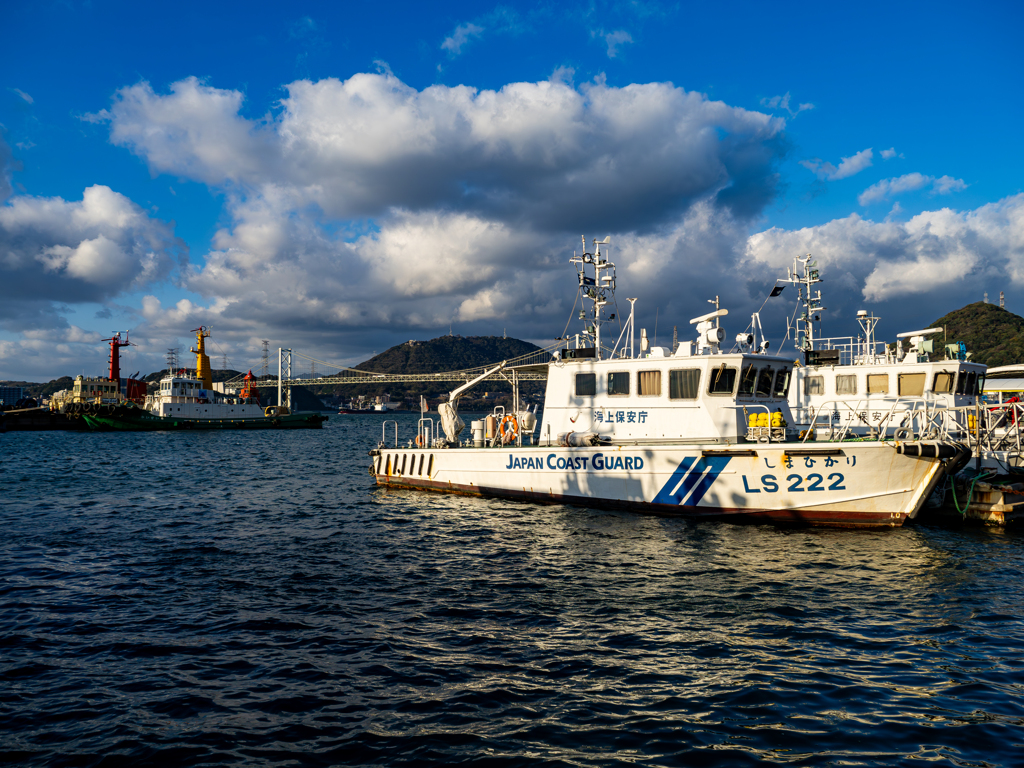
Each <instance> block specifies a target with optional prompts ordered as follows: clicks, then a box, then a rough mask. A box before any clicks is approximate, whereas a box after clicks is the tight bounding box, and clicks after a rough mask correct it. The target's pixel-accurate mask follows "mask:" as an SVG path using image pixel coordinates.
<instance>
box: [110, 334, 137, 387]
mask: <svg viewBox="0 0 1024 768" xmlns="http://www.w3.org/2000/svg"><path fill="white" fill-rule="evenodd" d="M103 341H109V342H110V375H109V376H108V377H107V378H109V379H110V380H111V381H116V382H117V383H118V386H120V384H121V347H127V346H130V345H131V342H130V341H128V331H125V332H124V341H121V332H120V331H115V332H114V335H113V336H111V337H110V338H109V339H103Z"/></svg>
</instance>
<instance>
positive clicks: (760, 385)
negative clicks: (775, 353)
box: [757, 368, 774, 397]
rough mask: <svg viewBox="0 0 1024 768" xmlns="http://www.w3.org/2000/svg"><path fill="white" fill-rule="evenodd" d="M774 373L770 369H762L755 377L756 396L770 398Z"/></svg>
mask: <svg viewBox="0 0 1024 768" xmlns="http://www.w3.org/2000/svg"><path fill="white" fill-rule="evenodd" d="M773 376H774V372H773V371H772V369H771V368H762V369H761V372H760V373H759V374H758V375H757V396H758V397H771V396H772V378H773Z"/></svg>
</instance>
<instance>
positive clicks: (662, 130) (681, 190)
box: [100, 73, 784, 230]
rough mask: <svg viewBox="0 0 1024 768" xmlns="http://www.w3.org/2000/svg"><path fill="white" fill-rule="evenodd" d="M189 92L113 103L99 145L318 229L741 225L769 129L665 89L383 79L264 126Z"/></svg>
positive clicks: (755, 203)
mask: <svg viewBox="0 0 1024 768" xmlns="http://www.w3.org/2000/svg"><path fill="white" fill-rule="evenodd" d="M242 102H243V97H242V94H241V93H239V92H237V91H224V90H219V89H215V88H212V87H210V86H207V85H205V84H203V83H201V82H199V81H198V80H196V79H194V78H190V79H187V80H183V81H180V82H178V83H175V84H174V85H173V86H172V87H171V92H170V93H169V94H157V93H156V92H154V91H153V89H152V88H151V87H150V86H149V85H148V84H147V83H140V84H138V85H134V86H131V87H128V88H125V89H122V90H121V91H119V92H118V95H117V97H116V99H115V101H114V104H113V105H112V107H111V108H110V109H109V110H107V111H105V112H104V113H102V114H101V116H100V117H101V118H102V119H106V120H109V122H110V126H111V139H112V140H113V141H114V142H115V143H117V144H120V145H123V146H126V147H129V148H130V149H131V150H132V151H133V152H135V153H137V154H138V155H140V156H141V157H143V158H145V160H146V161H147V163H148V164H149V165H150V168H151V169H152V170H153V171H154V172H165V173H170V174H174V175H177V176H184V177H188V178H193V179H196V180H199V181H203V182H206V183H208V184H211V185H218V186H226V185H241V186H244V187H245V188H246V189H247V190H257V189H259V188H260V187H262V186H264V185H266V184H275V185H278V186H288V187H290V188H293V189H295V190H297V191H298V192H299V193H300V194H301V196H302V197H303V199H304V200H305V201H306V202H307V203H309V204H313V205H316V206H318V207H319V208H320V209H321V210H322V211H323V212H324V213H325V214H326V215H328V216H330V217H332V218H339V219H349V218H360V217H373V216H379V215H383V214H384V213H386V211H387V210H389V209H391V208H393V207H397V208H404V209H409V210H426V209H434V208H448V209H457V210H464V211H466V212H471V213H474V214H476V215H481V216H485V217H487V218H498V219H501V220H503V221H506V222H523V221H527V222H530V224H531V225H532V226H541V227H546V228H549V229H550V228H559V229H562V228H565V229H570V230H572V229H580V228H584V229H585V228H587V227H588V226H596V225H598V224H600V225H603V226H607V227H611V228H613V229H618V228H621V227H622V226H623V223H624V222H625V221H629V222H631V223H633V225H634V226H641V227H642V226H654V225H656V224H657V223H658V222H659V221H664V220H665V219H667V218H671V217H672V216H674V215H676V214H678V213H679V212H680V211H682V210H684V209H685V208H686V206H688V205H690V204H692V203H693V202H694V201H696V200H698V199H700V198H702V197H703V196H705V195H706V194H708V193H709V192H717V193H718V198H717V199H718V201H719V202H720V203H721V204H723V205H728V206H730V207H732V208H734V209H735V210H737V211H739V210H743V212H744V213H745V214H746V215H751V214H754V213H756V212H758V211H760V209H761V208H762V207H763V205H764V204H765V203H766V202H767V201H768V200H769V199H771V197H772V196H773V194H774V191H775V185H776V183H777V179H776V175H775V169H774V166H775V164H776V163H777V161H778V160H779V158H780V157H781V154H782V151H783V146H782V143H781V134H782V129H783V127H784V124H783V123H782V121H780V120H778V119H775V118H771V117H769V116H767V115H764V114H761V113H756V112H748V111H746V110H742V109H738V108H735V107H730V106H728V105H725V104H723V103H722V102H714V101H710V100H708V99H707V98H706V97H704V96H703V95H701V94H697V93H692V92H687V91H684V90H683V89H681V88H677V87H675V86H673V85H671V84H669V83H648V84H641V85H629V86H626V87H623V88H614V87H609V86H607V85H605V84H603V83H600V82H598V83H591V84H587V85H585V86H582V87H580V88H573V87H572V86H571V85H569V84H567V83H565V82H561V81H545V82H539V83H512V84H509V85H506V86H505V87H503V88H502V89H500V90H498V91H490V90H482V91H481V90H477V89H475V88H469V87H466V86H456V87H448V86H431V87H429V88H426V89H424V90H422V91H417V90H416V89H414V88H410V87H409V86H407V85H405V84H404V83H402V82H401V81H399V80H398V79H396V78H395V77H394V76H392V75H389V74H387V73H381V74H361V75H356V76H354V77H352V78H350V79H348V80H346V81H339V80H336V79H326V80H321V81H318V82H310V81H307V80H301V81H297V82H294V83H291V84H290V85H289V86H288V96H287V98H285V99H284V100H283V101H282V102H281V107H282V110H281V112H280V114H279V115H278V116H277V117H276V118H275V119H273V120H268V121H253V120H248V119H246V118H245V117H243V116H242V115H241V114H240V109H241V106H242Z"/></svg>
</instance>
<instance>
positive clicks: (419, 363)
mask: <svg viewBox="0 0 1024 768" xmlns="http://www.w3.org/2000/svg"><path fill="white" fill-rule="evenodd" d="M539 349H540V347H538V346H536V345H535V344H531V343H530V342H528V341H520V340H519V339H508V338H504V337H501V336H440V337H438V338H436V339H431V340H430V341H407V342H405V343H404V344H399V345H398V346H397V347H392V348H391V349H389V350H387V351H386V352H381V353H380V354H379V355H377V356H376V357H373V358H370V359H369V360H367V361H366V362H365V363H360V364H359V365H357V366H355V367H356V368H358V369H359V370H361V371H376V372H378V373H436V372H437V371H457V370H461V369H463V368H476V367H477V366H480V365H489V364H496V363H500V362H501V361H502V360H511V359H512V358H515V357H519V356H521V355H525V354H528V353H530V352H536V351H537V350H539Z"/></svg>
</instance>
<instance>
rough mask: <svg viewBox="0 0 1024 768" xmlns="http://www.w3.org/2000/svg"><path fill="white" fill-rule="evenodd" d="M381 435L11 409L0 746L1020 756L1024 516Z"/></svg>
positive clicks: (310, 758) (404, 758)
mask: <svg viewBox="0 0 1024 768" xmlns="http://www.w3.org/2000/svg"><path fill="white" fill-rule="evenodd" d="M400 419H401V420H402V421H403V422H404V426H403V428H404V429H405V430H406V432H407V433H408V434H411V430H412V428H411V427H410V426H409V425H411V424H412V423H414V417H400ZM379 435H380V421H379V420H378V419H377V418H376V417H368V416H360V417H332V419H331V420H330V421H329V422H328V423H327V425H326V427H325V429H323V430H322V431H309V432H305V431H304V432H279V433H241V432H238V433H230V432H226V433H210V434H195V433H191V434H190V433H175V434H156V433H154V434H138V435H131V434H77V433H59V432H50V433H9V434H6V435H3V436H0V448H2V450H3V456H4V468H3V475H0V504H2V510H0V530H2V532H3V536H2V537H0V553H2V555H0V651H2V652H0V673H2V683H0V757H2V758H4V759H5V760H6V761H8V762H18V763H24V764H29V765H36V764H38V765H91V764H94V765H145V764H188V765H199V764H225V763H226V764H236V765H262V764H281V765H327V764H353V765H367V764H377V765H416V764H460V765H473V764H480V765H530V766H534V765H559V766H575V765H583V766H590V765H619V764H640V765H716V766H717V765H745V764H755V763H759V762H775V763H783V764H793V765H912V764H913V765H917V764H918V763H919V761H930V762H932V763H938V764H940V765H1020V764H1022V763H1024V697H1022V694H1024V625H1022V622H1021V619H1020V616H1021V609H1022V606H1024V600H1022V597H1021V595H1022V582H1024V548H1022V544H1024V537H1022V536H1021V535H1019V534H1015V533H1014V532H1012V531H1011V532H1009V533H1003V532H998V531H992V530H984V529H950V528H938V527H924V526H908V527H905V528H903V529H900V530H896V531H889V532H865V531H841V530H835V531H834V530H818V529H795V530H779V529H774V528H770V527H763V526H756V527H755V526H749V527H746V526H733V525H727V524H720V523H690V522H686V521H683V520H665V519H660V518H647V517H641V516H636V515H633V514H626V513H614V512H605V511H595V510H590V509H583V508H579V507H567V506H539V505H532V504H520V503H506V502H495V501H483V500H475V499H466V498H460V497H448V496H440V495H432V494H422V493H417V492H406V491H386V490H378V489H376V488H375V487H374V486H373V485H372V479H371V478H370V476H369V474H368V473H367V467H368V465H369V459H368V457H367V456H366V450H367V449H368V448H369V447H371V446H372V445H373V444H375V442H376V440H377V439H378V438H379Z"/></svg>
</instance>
